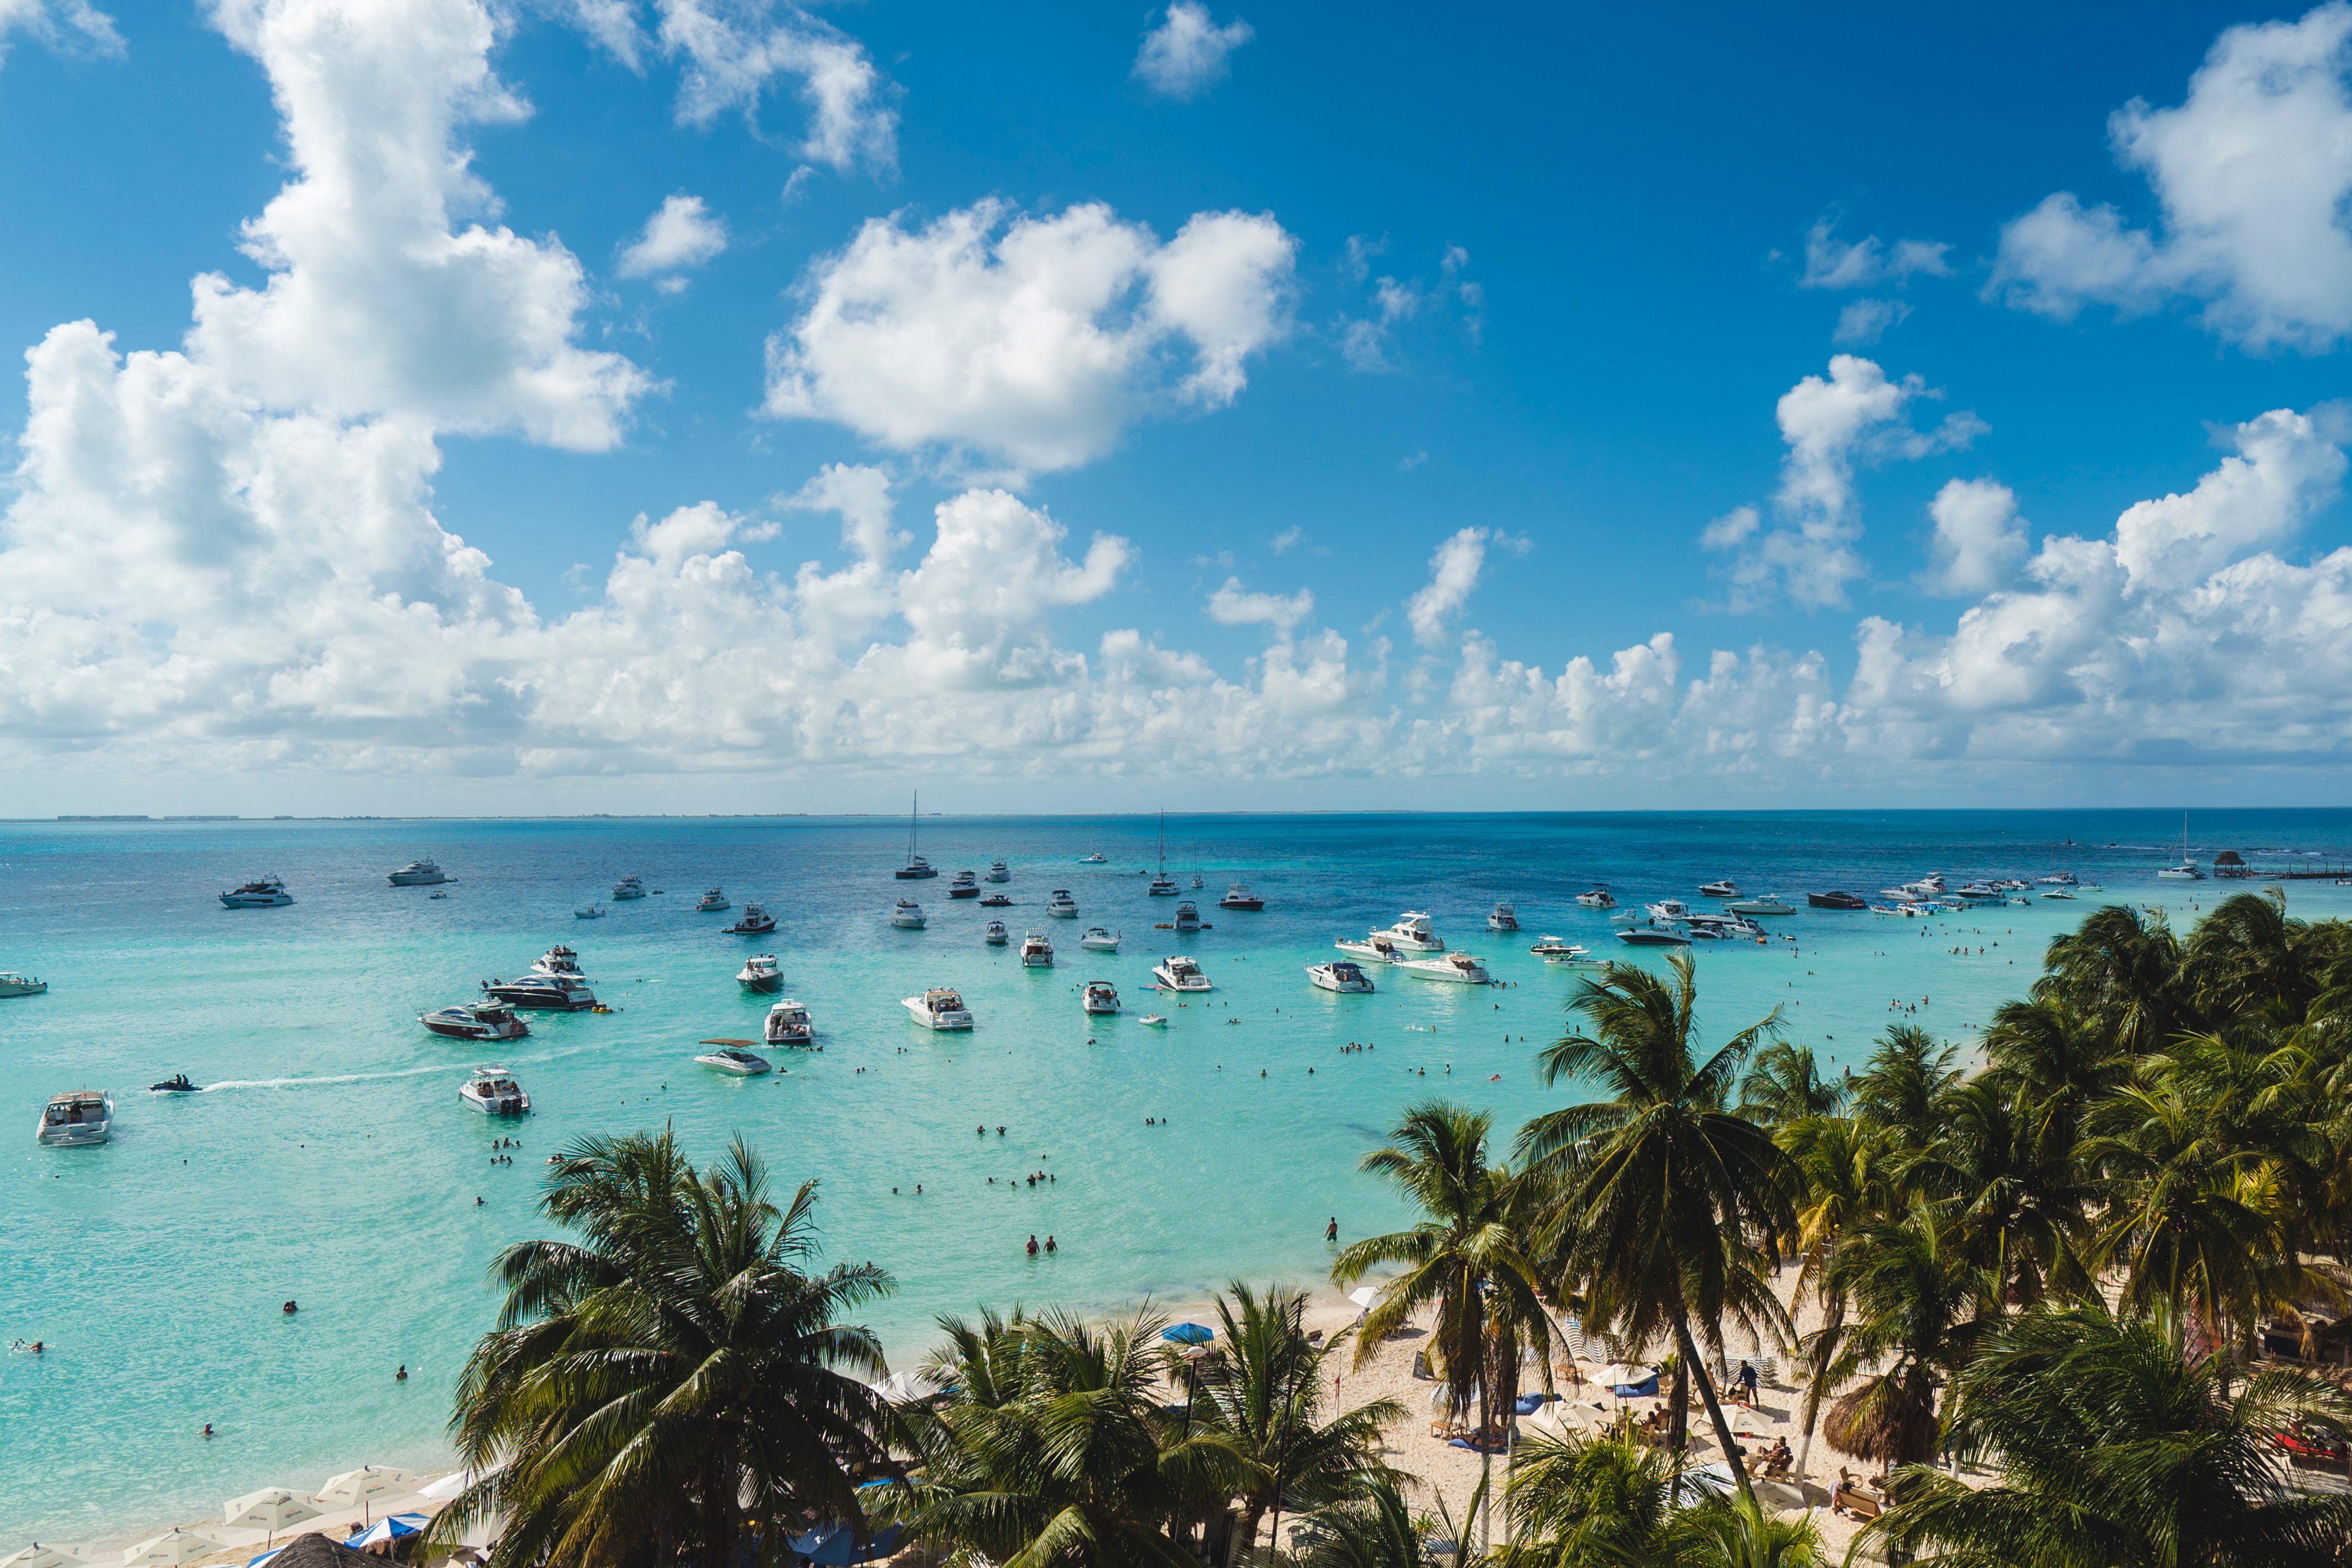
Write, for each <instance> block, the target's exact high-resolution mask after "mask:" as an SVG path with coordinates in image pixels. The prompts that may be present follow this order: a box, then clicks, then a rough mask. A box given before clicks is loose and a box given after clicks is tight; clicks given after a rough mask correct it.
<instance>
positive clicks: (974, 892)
mask: <svg viewBox="0 0 2352 1568" xmlns="http://www.w3.org/2000/svg"><path fill="white" fill-rule="evenodd" d="M948 896H949V897H950V898H978V897H979V896H980V878H979V877H977V876H975V875H973V874H972V873H971V872H969V871H960V872H958V873H955V880H954V881H953V882H950V883H948Z"/></svg>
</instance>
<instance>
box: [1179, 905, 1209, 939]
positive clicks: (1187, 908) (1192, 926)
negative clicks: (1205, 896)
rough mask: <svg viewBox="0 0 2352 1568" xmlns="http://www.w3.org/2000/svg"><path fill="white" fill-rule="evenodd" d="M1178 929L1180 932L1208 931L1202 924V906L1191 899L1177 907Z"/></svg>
mask: <svg viewBox="0 0 2352 1568" xmlns="http://www.w3.org/2000/svg"><path fill="white" fill-rule="evenodd" d="M1176 929H1177V930H1179V931H1202V930H1205V929H1207V928H1206V927H1205V926H1203V925H1202V924H1201V906H1200V905H1199V904H1195V903H1193V902H1192V900H1191V899H1189V898H1188V899H1186V900H1184V902H1182V903H1181V904H1178V905H1177V906H1176Z"/></svg>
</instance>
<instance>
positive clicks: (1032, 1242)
mask: <svg viewBox="0 0 2352 1568" xmlns="http://www.w3.org/2000/svg"><path fill="white" fill-rule="evenodd" d="M1029 1256H1031V1257H1032V1258H1034V1257H1035V1256H1037V1238H1036V1235H1035V1234H1034V1232H1033V1233H1032V1234H1031V1235H1030V1238H1029Z"/></svg>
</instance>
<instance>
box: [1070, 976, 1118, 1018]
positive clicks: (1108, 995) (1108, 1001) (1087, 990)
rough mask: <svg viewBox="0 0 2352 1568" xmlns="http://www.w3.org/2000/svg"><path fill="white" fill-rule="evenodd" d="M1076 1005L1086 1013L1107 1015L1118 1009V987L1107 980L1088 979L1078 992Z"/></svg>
mask: <svg viewBox="0 0 2352 1568" xmlns="http://www.w3.org/2000/svg"><path fill="white" fill-rule="evenodd" d="M1078 1005H1079V1006H1080V1007H1082V1008H1084V1009H1086V1010H1087V1012H1088V1013H1092V1014H1097V1015H1103V1016H1108V1015H1109V1014H1112V1013H1116V1012H1117V1011H1118V987H1116V986H1114V985H1112V984H1111V983H1110V982H1109V981H1108V980H1088V981H1087V983H1086V985H1085V987H1084V988H1082V989H1081V990H1080V991H1079V992H1078Z"/></svg>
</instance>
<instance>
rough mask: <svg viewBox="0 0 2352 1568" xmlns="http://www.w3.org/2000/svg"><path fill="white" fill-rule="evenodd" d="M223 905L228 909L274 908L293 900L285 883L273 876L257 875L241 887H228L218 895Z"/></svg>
mask: <svg viewBox="0 0 2352 1568" xmlns="http://www.w3.org/2000/svg"><path fill="white" fill-rule="evenodd" d="M220 901H221V904H222V905H223V906H224V907H226V908H229V909H276V908H278V907H279V906H280V905H282V904H291V903H293V902H294V895H293V894H290V893H289V892H287V891H286V883H284V882H283V881H282V880H281V879H279V878H278V877H274V876H257V877H255V878H254V879H253V880H252V881H251V882H248V883H245V884H244V885H243V886H241V887H233V888H230V889H229V890H228V891H227V892H226V893H224V894H221V895H220Z"/></svg>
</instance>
